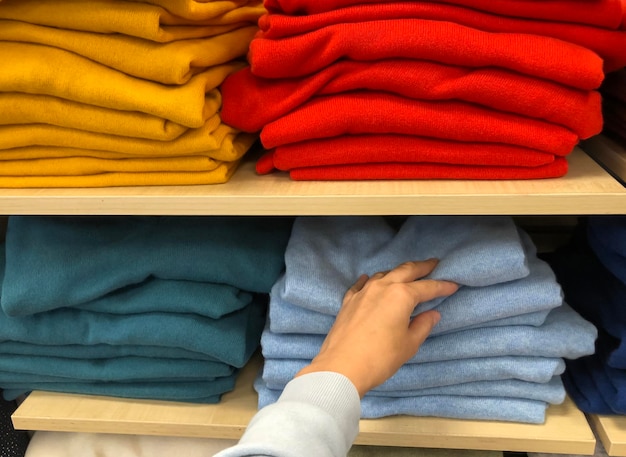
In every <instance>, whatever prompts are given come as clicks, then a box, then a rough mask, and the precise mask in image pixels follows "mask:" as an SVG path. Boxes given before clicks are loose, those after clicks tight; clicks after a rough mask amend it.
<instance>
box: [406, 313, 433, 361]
mask: <svg viewBox="0 0 626 457" xmlns="http://www.w3.org/2000/svg"><path fill="white" fill-rule="evenodd" d="M440 319H441V315H440V314H439V313H438V312H437V311H435V310H430V311H425V312H423V313H421V314H418V315H417V316H415V317H414V318H413V320H412V321H411V323H410V324H409V335H410V338H411V347H412V348H414V349H415V352H417V349H418V348H419V347H420V346H421V345H422V343H423V342H424V341H426V338H428V335H430V333H431V332H432V330H433V328H434V327H435V325H437V324H438V323H439V320H440Z"/></svg>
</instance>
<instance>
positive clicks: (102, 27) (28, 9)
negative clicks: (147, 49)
mask: <svg viewBox="0 0 626 457" xmlns="http://www.w3.org/2000/svg"><path fill="white" fill-rule="evenodd" d="M168 1H169V0H168ZM233 6H234V5H233ZM264 12H265V10H264V9H263V6H262V4H261V2H260V1H257V2H255V3H251V4H249V6H245V7H242V8H235V9H233V10H231V11H229V12H228V13H225V14H222V15H220V16H217V17H211V18H208V19H203V20H192V19H186V18H182V17H178V16H176V15H174V14H172V13H170V12H168V11H167V10H165V9H163V8H161V7H160V6H156V5H150V4H147V3H139V2H133V1H124V0H89V2H87V3H86V2H85V1H84V0H55V1H53V2H52V1H41V0H4V1H3V2H2V5H0V18H1V19H12V20H16V21H23V22H28V23H31V24H39V25H47V26H51V27H58V28H62V29H72V30H83V31H87V32H96V33H121V34H123V35H130V36H135V37H139V38H145V39H147V40H152V41H158V42H161V43H165V42H169V41H175V40H184V39H190V38H202V37H207V36H215V35H219V34H221V33H225V32H227V31H230V30H234V29H236V28H240V27H242V26H244V25H246V24H247V25H254V24H256V22H257V20H258V18H259V17H260V16H261V15H262V14H263V13H264ZM190 25H193V27H190Z"/></svg>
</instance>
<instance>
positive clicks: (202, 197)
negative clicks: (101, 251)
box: [0, 149, 626, 216]
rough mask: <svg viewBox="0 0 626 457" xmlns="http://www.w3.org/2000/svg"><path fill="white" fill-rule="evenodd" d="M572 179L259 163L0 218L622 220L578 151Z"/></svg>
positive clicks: (2, 207) (0, 207) (618, 195)
mask: <svg viewBox="0 0 626 457" xmlns="http://www.w3.org/2000/svg"><path fill="white" fill-rule="evenodd" d="M569 161H570V171H569V173H568V174H567V176H565V177H562V178H558V179H546V180H529V181H352V182H295V181H291V180H290V179H289V178H288V176H286V174H284V173H275V174H272V175H267V176H257V175H256V174H255V172H254V163H253V160H252V159H249V160H248V161H246V162H244V163H243V164H242V166H241V167H240V168H239V170H237V172H236V173H235V175H234V176H233V178H232V179H231V181H230V182H228V183H226V184H220V185H214V186H185V187H177V186H174V187H132V188H128V187H126V188H125V187H118V188H106V189H0V214H5V215H17V214H50V215H53V214H56V215H78V214H82V215H289V216H297V215H303V216H306V215H409V214H415V215H420V214H423V215H440V214H452V215H461V214H476V215H490V214H509V215H572V214H578V215H582V214H623V213H624V212H625V211H626V189H625V188H624V186H622V185H621V184H620V183H619V182H618V181H616V180H615V179H614V178H613V177H612V176H611V175H610V174H609V173H607V172H606V171H605V170H604V169H603V168H602V167H601V166H600V165H598V164H597V163H596V162H595V161H594V160H592V159H591V158H590V157H589V156H588V155H586V154H585V153H584V152H583V151H582V150H580V149H576V150H575V151H574V152H573V153H572V154H571V155H570V158H569Z"/></svg>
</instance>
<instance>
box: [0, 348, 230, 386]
mask: <svg viewBox="0 0 626 457" xmlns="http://www.w3.org/2000/svg"><path fill="white" fill-rule="evenodd" d="M0 359H1V360H0V373H2V374H0V385H4V382H6V381H9V380H10V382H14V383H17V382H20V377H21V375H25V378H26V379H37V380H39V381H40V382H46V381H47V380H50V381H52V382H62V381H70V382H72V381H73V382H83V381H87V382H94V381H99V382H115V381H120V382H150V381H158V382H167V381H171V382H176V381H178V380H186V379H190V380H200V379H204V380H214V379H216V378H219V377H223V376H231V375H232V374H233V372H234V368H233V367H232V366H230V365H228V364H226V363H223V362H214V361H209V360H197V359H194V360H186V359H177V360H172V359H162V358H157V357H137V356H128V357H116V358H112V359H96V360H89V359H68V358H64V357H42V356H36V355H31V356H27V355H14V354H2V357H1V358H0ZM29 375H30V376H29Z"/></svg>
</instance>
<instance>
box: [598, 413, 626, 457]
mask: <svg viewBox="0 0 626 457" xmlns="http://www.w3.org/2000/svg"><path fill="white" fill-rule="evenodd" d="M589 421H590V422H591V423H592V424H593V425H594V427H595V429H596V433H597V434H598V438H600V441H602V445H603V446H604V449H605V450H606V453H607V454H608V455H610V456H626V416H598V415H595V414H591V415H589Z"/></svg>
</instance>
